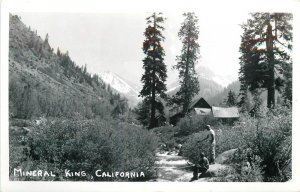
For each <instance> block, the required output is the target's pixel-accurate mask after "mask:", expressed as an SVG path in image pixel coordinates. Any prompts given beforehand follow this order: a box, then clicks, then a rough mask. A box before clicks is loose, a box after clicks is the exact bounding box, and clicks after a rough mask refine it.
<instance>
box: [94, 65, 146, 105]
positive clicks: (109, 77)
mask: <svg viewBox="0 0 300 192" xmlns="http://www.w3.org/2000/svg"><path fill="white" fill-rule="evenodd" d="M99 76H100V77H101V79H102V80H103V81H104V82H105V83H106V84H108V85H110V86H111V87H112V88H113V89H114V90H116V91H117V92H119V93H120V94H121V95H123V96H125V97H126V98H127V99H128V103H129V105H130V106H131V107H134V106H135V105H136V104H137V103H138V102H139V101H140V98H139V97H138V95H139V91H140V90H141V87H140V86H139V85H136V84H134V83H132V82H130V81H128V80H125V79H124V78H122V77H120V76H119V75H117V74H115V73H113V72H110V71H106V72H102V73H100V74H99Z"/></svg>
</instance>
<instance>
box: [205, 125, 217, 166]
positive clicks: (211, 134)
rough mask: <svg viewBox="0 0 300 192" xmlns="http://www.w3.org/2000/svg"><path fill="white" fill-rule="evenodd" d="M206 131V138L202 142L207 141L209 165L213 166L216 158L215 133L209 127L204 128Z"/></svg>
mask: <svg viewBox="0 0 300 192" xmlns="http://www.w3.org/2000/svg"><path fill="white" fill-rule="evenodd" d="M205 128H206V130H207V136H206V138H205V139H203V141H205V140H207V139H208V141H209V147H210V148H209V152H210V163H211V164H214V163H215V156H216V139H215V138H216V137H215V132H214V130H212V128H211V127H210V125H206V126H205Z"/></svg>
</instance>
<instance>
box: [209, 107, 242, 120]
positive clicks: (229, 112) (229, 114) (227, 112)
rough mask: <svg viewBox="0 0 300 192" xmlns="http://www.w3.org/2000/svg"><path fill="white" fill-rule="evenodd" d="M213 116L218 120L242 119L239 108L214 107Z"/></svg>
mask: <svg viewBox="0 0 300 192" xmlns="http://www.w3.org/2000/svg"><path fill="white" fill-rule="evenodd" d="M212 113H213V116H214V117H216V118H238V117H240V114H239V110H238V108H237V107H227V108H224V107H214V106H213V107H212Z"/></svg>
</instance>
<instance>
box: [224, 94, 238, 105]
mask: <svg viewBox="0 0 300 192" xmlns="http://www.w3.org/2000/svg"><path fill="white" fill-rule="evenodd" d="M226 105H227V106H228V107H231V106H235V105H236V96H235V93H234V92H233V91H231V90H229V92H228V96H227V101H226Z"/></svg>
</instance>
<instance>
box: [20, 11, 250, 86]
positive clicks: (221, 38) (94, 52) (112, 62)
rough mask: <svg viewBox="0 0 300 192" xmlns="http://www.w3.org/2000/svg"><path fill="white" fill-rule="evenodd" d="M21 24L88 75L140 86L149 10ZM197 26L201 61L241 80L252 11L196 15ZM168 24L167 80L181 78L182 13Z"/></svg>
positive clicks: (42, 17) (36, 16)
mask: <svg viewBox="0 0 300 192" xmlns="http://www.w3.org/2000/svg"><path fill="white" fill-rule="evenodd" d="M15 14H17V15H19V16H21V20H22V21H23V22H24V23H25V24H26V25H27V26H30V27H31V28H32V29H36V30H37V32H38V35H40V36H41V37H42V38H44V37H45V35H46V33H48V34H49V43H50V45H51V47H53V48H54V49H55V50H56V49H57V47H59V48H60V50H62V51H63V52H65V51H67V50H68V52H69V55H70V57H71V58H72V59H73V60H74V61H75V63H76V64H77V65H79V66H82V65H85V64H86V65H87V69H88V71H89V72H90V73H100V72H104V71H111V72H114V73H116V74H118V75H119V76H121V77H123V78H125V79H127V80H130V81H132V82H134V83H138V84H140V79H141V76H142V74H143V69H142V65H143V63H142V60H143V58H144V57H145V55H144V54H143V51H142V43H143V41H144V36H143V32H144V31H145V28H146V20H145V18H146V17H147V16H149V15H150V14H151V13H149V12H148V13H147V12H132V13H131V12H130V13H128V12H127V13H122V12H117V13H116V12H114V13H107V12H105V13H57V12H48V13H47V12H17V13H15ZM196 15H197V16H198V19H199V22H198V26H199V30H200V34H199V44H200V57H201V58H200V59H199V61H198V64H197V65H203V66H205V67H207V68H209V69H211V70H212V71H213V72H214V73H216V74H218V75H220V76H222V77H224V78H226V79H231V80H236V79H238V70H239V59H238V58H239V52H238V50H239V45H240V36H241V35H242V29H241V27H240V26H239V25H240V24H242V23H243V22H246V20H247V18H248V17H249V14H248V12H239V11H231V12H228V11H224V12H220V11H218V12H213V11H201V12H196ZM164 17H166V21H165V23H164V27H165V30H164V31H163V35H164V36H165V41H164V42H163V46H164V49H165V54H166V56H165V63H166V65H167V67H168V81H167V83H168V84H169V83H172V82H173V81H174V80H175V79H176V78H177V76H178V74H177V72H176V71H175V70H172V69H171V68H172V66H173V65H175V64H176V60H175V59H176V56H177V55H179V53H180V50H181V46H182V45H181V42H180V40H179V38H178V36H177V34H178V31H179V29H180V26H181V23H182V22H183V20H184V17H183V16H182V12H170V13H164Z"/></svg>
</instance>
